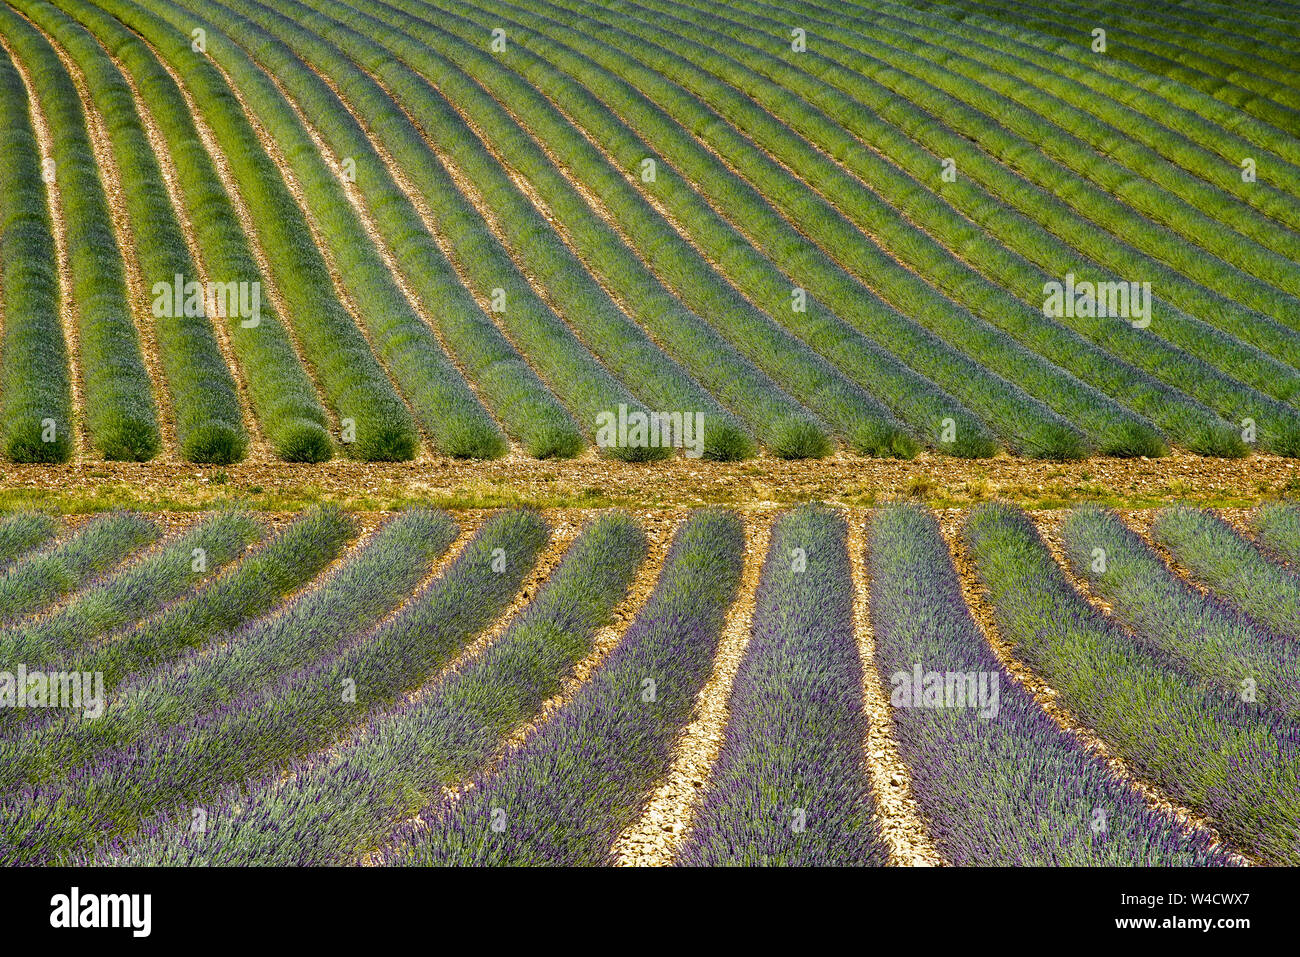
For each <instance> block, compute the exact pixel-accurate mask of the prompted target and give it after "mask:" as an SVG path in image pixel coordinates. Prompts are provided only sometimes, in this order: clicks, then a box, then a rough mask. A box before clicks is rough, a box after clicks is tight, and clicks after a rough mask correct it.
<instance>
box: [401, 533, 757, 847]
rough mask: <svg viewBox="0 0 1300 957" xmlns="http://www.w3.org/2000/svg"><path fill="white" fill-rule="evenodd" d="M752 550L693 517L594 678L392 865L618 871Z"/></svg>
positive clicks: (412, 838)
mask: <svg viewBox="0 0 1300 957" xmlns="http://www.w3.org/2000/svg"><path fill="white" fill-rule="evenodd" d="M744 542H745V537H744V529H743V527H742V525H741V523H740V520H739V519H738V518H737V517H736V516H735V515H734V514H732V513H729V512H724V511H719V510H714V509H707V510H704V511H701V512H698V513H697V514H695V515H694V516H693V517H692V518H691V519H690V520H689V521H688V522H687V524H686V525H685V526H684V527H683V528H682V530H681V531H680V532H678V534H677V537H676V540H675V541H674V542H673V546H672V549H671V550H670V551H669V555H668V559H667V562H666V563H665V565H664V570H663V574H662V575H661V576H660V579H659V583H658V585H656V587H655V590H654V593H653V594H652V595H651V596H650V599H649V601H648V602H647V604H646V606H645V608H644V610H643V611H642V612H641V614H640V616H639V617H638V618H637V620H636V622H635V623H634V624H633V625H632V627H631V628H629V629H628V633H627V634H626V635H625V636H624V638H623V641H622V642H621V643H620V644H619V646H618V647H617V648H616V649H615V650H614V651H613V652H612V653H611V654H610V656H609V657H608V658H607V659H606V660H605V663H604V664H603V666H602V667H601V668H600V669H599V670H598V671H597V672H596V674H594V675H593V676H592V678H591V680H590V681H588V682H587V683H586V684H585V685H583V686H582V688H581V689H579V691H578V692H577V693H576V694H575V695H574V697H573V698H572V699H571V700H570V701H569V702H568V703H567V704H566V705H565V706H564V707H563V708H561V709H560V710H559V711H558V712H557V713H556V714H555V715H554V717H552V719H551V720H550V721H548V722H547V723H546V724H545V725H544V726H543V727H541V728H540V729H539V730H538V731H537V732H536V733H535V734H534V735H533V736H532V737H531V738H530V739H529V740H528V741H527V742H525V743H524V744H523V745H522V746H521V747H519V748H517V749H515V750H514V751H512V752H511V753H510V754H509V755H507V757H506V759H505V761H504V763H503V764H502V765H501V767H500V768H499V769H498V770H497V772H496V773H495V774H491V775H484V776H481V777H480V778H479V779H478V780H477V781H476V785H477V786H476V787H474V788H473V789H472V790H470V791H469V793H468V794H466V795H465V797H464V798H463V799H462V800H460V801H459V802H457V803H456V805H455V806H454V807H453V808H452V809H451V810H450V812H448V813H446V814H444V815H443V816H441V817H439V818H437V819H435V820H434V821H433V822H432V823H431V824H430V826H429V827H427V828H426V829H420V830H414V831H413V832H411V833H409V834H408V835H407V836H406V840H405V842H404V843H403V844H402V845H400V846H399V848H398V853H397V854H396V855H395V859H394V861H393V863H396V864H551V865H594V864H607V863H610V862H611V860H612V856H613V855H612V849H613V846H614V842H615V840H616V839H617V838H618V835H619V834H620V833H621V832H622V831H623V829H624V828H625V827H627V826H628V825H629V824H631V823H633V822H634V821H635V820H636V818H637V815H638V814H639V813H640V811H641V807H642V805H643V804H644V802H645V800H646V798H647V796H648V794H649V793H650V791H651V789H652V788H653V787H654V783H655V781H656V780H657V779H658V778H659V776H660V775H662V774H663V773H664V771H665V770H666V769H667V767H668V763H669V761H670V760H671V758H672V747H673V742H674V740H675V739H676V737H677V735H678V733H679V732H680V731H681V729H682V727H684V726H685V724H686V722H687V721H688V720H689V719H690V716H691V713H692V711H693V710H694V707H695V698H696V695H697V694H698V693H699V691H700V689H701V688H702V687H703V685H704V682H705V681H706V680H707V679H708V676H709V671H710V668H711V664H712V661H713V654H714V651H715V650H716V648H717V643H718V638H719V636H720V635H721V633H722V626H723V623H724V622H725V620H726V613H727V608H728V607H729V605H730V603H731V600H732V598H733V596H734V595H735V593H736V586H737V584H738V583H739V581H740V573H741V568H742V567H743V564H744Z"/></svg>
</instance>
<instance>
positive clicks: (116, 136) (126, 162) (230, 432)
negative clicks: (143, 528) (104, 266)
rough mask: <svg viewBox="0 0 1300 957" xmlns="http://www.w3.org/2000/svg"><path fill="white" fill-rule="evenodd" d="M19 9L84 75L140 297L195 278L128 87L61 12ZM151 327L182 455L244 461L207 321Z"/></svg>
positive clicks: (166, 319) (26, 5) (173, 319)
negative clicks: (111, 167)
mask: <svg viewBox="0 0 1300 957" xmlns="http://www.w3.org/2000/svg"><path fill="white" fill-rule="evenodd" d="M18 7H19V9H21V10H22V11H23V12H24V13H25V14H26V15H27V16H28V17H30V18H31V19H32V20H33V22H35V23H36V24H37V25H38V26H39V27H41V28H42V29H43V30H45V31H46V32H47V33H48V34H49V36H50V37H52V38H53V39H54V40H55V41H57V42H58V43H59V44H60V45H61V46H62V47H63V49H64V50H65V51H66V52H67V54H68V55H69V56H70V57H71V58H72V59H73V60H74V61H75V62H76V64H77V67H78V69H80V70H81V71H82V73H83V74H84V75H85V78H86V86H87V88H88V90H89V93H90V100H91V103H90V104H89V105H90V106H91V107H93V108H94V109H95V110H96V111H97V112H98V113H99V115H100V116H101V118H102V122H103V125H104V128H105V129H106V130H107V131H108V135H109V140H110V143H111V149H112V152H113V159H114V162H115V163H116V165H117V170H118V175H119V177H120V183H121V189H122V193H123V202H124V203H125V205H126V209H127V214H128V217H129V220H130V225H131V234H130V236H129V237H126V238H127V240H128V241H129V242H130V243H131V245H132V247H133V248H134V250H135V256H136V257H137V258H138V261H139V264H140V272H141V275H142V281H143V284H144V290H143V292H144V293H146V294H148V295H149V297H150V298H151V299H152V298H153V292H152V290H153V289H154V286H155V284H156V283H163V284H164V285H165V286H166V287H167V288H169V289H170V288H171V287H172V286H173V283H174V277H176V276H178V275H180V276H186V277H192V276H195V275H196V274H197V271H196V270H195V268H194V261H193V259H192V258H191V256H190V253H189V249H188V248H187V247H186V245H185V237H184V235H183V234H182V233H181V228H180V224H179V223H178V222H177V220H176V214H175V212H174V211H173V210H172V206H171V199H170V198H169V196H168V194H167V188H166V186H165V185H164V183H163V179H162V171H161V170H160V168H159V166H158V160H157V158H156V157H155V156H154V153H153V148H152V146H151V145H150V143H149V139H148V136H147V135H146V134H145V130H144V125H143V124H142V123H141V121H140V116H139V114H138V113H137V112H136V108H135V100H134V97H133V96H132V93H131V88H130V87H129V86H128V85H127V83H126V81H125V80H124V79H123V77H122V75H121V73H120V72H119V71H118V69H117V67H116V66H114V65H113V62H112V60H110V59H109V57H108V55H107V54H106V53H105V51H104V49H103V48H102V47H101V46H100V45H99V44H98V43H97V42H96V41H95V39H94V37H92V36H91V35H90V34H89V33H87V32H86V30H85V29H84V28H83V27H81V26H79V25H78V24H76V23H75V22H74V21H73V20H71V19H70V18H69V17H68V16H67V15H66V14H63V13H61V12H60V11H58V10H56V9H55V8H54V7H52V6H50V4H48V3H46V2H44V0H23V2H22V3H20V4H18ZM153 329H154V334H155V336H156V338H157V342H158V352H159V357H160V359H161V365H162V371H163V377H164V380H165V385H166V389H167V399H168V401H169V402H170V406H171V411H172V414H173V417H174V420H175V428H176V444H177V446H178V451H179V452H180V455H181V457H182V458H184V459H186V460H188V461H191V462H218V463H227V462H234V461H237V460H238V459H241V458H243V456H244V453H245V451H246V450H247V447H248V435H247V433H246V432H245V431H244V424H243V417H242V413H241V411H240V408H239V397H238V395H237V394H236V391H235V382H234V379H233V378H232V377H231V375H230V370H229V369H227V368H226V362H225V358H224V357H223V356H222V354H221V350H220V348H219V347H218V346H217V340H216V337H215V336H214V334H213V330H212V323H211V322H210V321H209V320H208V318H207V317H206V316H187V315H184V314H180V315H162V316H159V315H156V314H155V316H154V317H153ZM162 384H164V383H160V385H162Z"/></svg>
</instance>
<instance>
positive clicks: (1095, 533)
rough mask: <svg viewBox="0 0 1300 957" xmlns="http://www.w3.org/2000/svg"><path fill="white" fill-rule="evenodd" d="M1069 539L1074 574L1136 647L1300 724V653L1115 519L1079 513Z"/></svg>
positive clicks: (1085, 510)
mask: <svg viewBox="0 0 1300 957" xmlns="http://www.w3.org/2000/svg"><path fill="white" fill-rule="evenodd" d="M1064 537H1065V551H1066V555H1067V557H1068V558H1069V561H1070V564H1071V565H1072V566H1073V568H1074V570H1075V573H1076V574H1078V575H1081V576H1084V577H1086V578H1087V579H1088V580H1089V581H1090V582H1091V583H1092V586H1093V588H1095V589H1096V590H1097V591H1098V592H1099V593H1100V594H1101V595H1102V597H1104V598H1105V599H1106V600H1107V601H1109V602H1110V603H1111V606H1112V608H1113V609H1114V611H1115V614H1116V616H1117V617H1118V618H1120V619H1121V620H1122V621H1124V622H1126V623H1127V624H1129V625H1130V626H1131V627H1132V628H1133V630H1134V631H1135V633H1136V640H1137V641H1140V642H1142V643H1144V644H1147V645H1149V646H1151V647H1153V648H1156V649H1158V650H1159V651H1160V653H1161V654H1162V656H1163V657H1164V658H1165V659H1166V660H1168V661H1170V662H1172V663H1173V664H1174V666H1175V667H1176V668H1177V669H1178V670H1179V671H1180V672H1181V673H1182V674H1184V675H1187V676H1188V677H1190V678H1192V679H1193V680H1196V681H1199V682H1203V683H1204V684H1205V685H1206V686H1207V687H1209V688H1211V689H1218V690H1220V691H1222V692H1223V693H1226V694H1227V695H1229V696H1232V697H1234V698H1236V699H1237V700H1244V701H1248V702H1253V701H1256V700H1257V701H1258V702H1259V703H1260V704H1262V705H1264V706H1265V707H1267V708H1271V709H1273V710H1276V711H1277V712H1278V713H1279V714H1281V715H1282V716H1283V717H1286V718H1288V719H1289V720H1295V719H1296V718H1297V717H1300V651H1298V650H1297V648H1296V646H1294V645H1292V644H1291V643H1289V642H1286V641H1281V640H1279V639H1278V638H1277V637H1276V636H1275V635H1272V634H1269V633H1268V632H1267V631H1264V630H1263V629H1261V628H1259V627H1258V626H1256V625H1255V624H1253V623H1252V622H1251V621H1250V620H1249V619H1247V618H1246V617H1245V616H1243V615H1242V614H1241V613H1240V612H1237V611H1235V610H1233V609H1232V608H1229V607H1228V606H1227V605H1225V604H1224V603H1223V602H1221V601H1219V600H1218V599H1217V598H1215V597H1213V596H1212V595H1211V596H1206V595H1202V594H1201V593H1200V592H1198V591H1197V590H1196V589H1194V588H1192V587H1191V586H1190V585H1188V584H1186V583H1185V582H1183V581H1182V580H1180V579H1179V578H1178V577H1177V576H1175V575H1174V574H1173V573H1172V572H1170V571H1169V568H1168V567H1167V566H1166V565H1165V563H1164V562H1163V561H1161V560H1160V557H1159V556H1158V555H1156V554H1155V553H1154V552H1153V551H1152V550H1151V549H1150V548H1149V547H1147V545H1146V544H1145V543H1144V542H1143V541H1142V540H1141V539H1140V538H1138V536H1137V535H1136V534H1134V533H1133V532H1132V531H1130V530H1129V529H1128V527H1127V526H1125V524H1124V523H1123V522H1122V521H1120V519H1119V517H1118V516H1117V515H1115V514H1114V513H1113V512H1109V511H1106V510H1104V509H1101V508H1097V507H1095V506H1083V507H1081V508H1078V509H1075V511H1074V512H1073V513H1072V514H1071V515H1070V517H1069V519H1068V520H1067V521H1066V523H1065V529H1064Z"/></svg>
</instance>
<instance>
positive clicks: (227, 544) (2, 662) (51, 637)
mask: <svg viewBox="0 0 1300 957" xmlns="http://www.w3.org/2000/svg"><path fill="white" fill-rule="evenodd" d="M264 532H265V527H264V526H263V525H262V524H261V523H260V522H258V521H257V520H256V519H254V518H253V517H251V516H249V515H246V514H244V513H241V512H225V513H219V514H216V515H213V516H210V517H209V518H207V519H206V520H205V521H203V522H201V523H200V524H199V525H198V526H197V527H195V528H193V529H191V530H190V531H188V532H186V533H185V534H183V535H179V536H177V537H176V538H175V539H174V540H172V541H170V542H166V543H164V547H162V548H160V549H159V550H158V551H157V552H156V553H154V554H152V555H147V556H146V557H145V558H144V559H143V560H141V561H140V562H137V563H136V564H133V565H131V566H130V567H128V568H125V569H123V570H122V571H120V572H117V573H116V574H114V575H112V576H110V577H108V578H106V579H105V580H104V581H103V583H101V584H98V585H95V586H93V587H91V588H87V589H85V590H84V591H82V592H81V593H79V594H78V595H77V596H76V598H75V599H73V600H72V601H71V602H70V603H69V604H68V605H67V607H65V608H63V609H60V610H59V611H58V612H57V613H56V614H54V615H53V616H50V617H48V618H45V619H43V620H41V621H38V622H35V623H33V624H30V625H19V626H15V627H13V628H10V629H8V630H7V631H4V632H0V669H5V668H6V665H8V664H11V663H14V664H16V663H18V662H26V663H27V664H28V666H29V667H32V666H35V665H40V664H46V663H50V662H53V661H54V660H55V658H56V656H59V657H66V656H68V655H69V654H75V653H76V652H78V651H80V650H81V649H83V648H85V647H87V646H88V645H90V644H92V643H93V642H95V641H96V640H105V639H107V638H109V637H111V633H112V632H114V631H115V630H117V629H119V628H121V627H123V626H125V625H127V624H129V623H131V622H133V621H139V620H140V619H142V618H144V617H146V616H147V615H150V614H153V613H154V612H156V611H158V610H159V609H161V608H162V607H163V606H164V605H165V604H166V603H168V602H170V601H173V600H174V599H176V598H179V597H180V596H181V595H183V594H185V593H186V592H188V591H189V590H190V589H192V588H194V587H195V586H196V585H197V584H198V583H199V582H201V581H203V579H205V578H207V577H208V576H209V575H212V574H215V573H216V572H217V571H219V570H220V569H221V568H222V566H224V565H225V564H227V563H228V562H231V561H234V560H235V559H236V558H238V557H239V556H240V555H241V554H242V553H243V551H244V549H246V548H248V546H249V545H251V544H252V543H253V542H254V541H256V540H257V539H258V538H259V537H260V536H261V535H262V534H263V533H264Z"/></svg>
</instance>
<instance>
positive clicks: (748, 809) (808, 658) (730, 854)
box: [677, 505, 889, 866]
mask: <svg viewBox="0 0 1300 957" xmlns="http://www.w3.org/2000/svg"><path fill="white" fill-rule="evenodd" d="M846 540H847V526H846V525H845V522H844V518H843V516H842V515H841V514H840V513H839V512H837V511H835V510H834V509H830V508H825V507H822V506H812V505H809V506H803V507H801V508H797V509H795V510H793V511H791V512H788V513H787V514H786V515H784V516H782V518H781V519H780V521H779V522H778V523H777V526H776V529H775V531H774V533H773V535H772V545H771V548H770V550H769V551H768V554H767V558H766V560H765V561H764V563H763V571H762V577H761V578H760V580H759V585H758V594H757V602H756V606H755V610H754V623H753V629H752V632H751V637H750V641H749V647H748V649H747V650H746V652H745V657H744V659H743V660H742V661H741V663H740V667H739V669H738V670H737V672H736V681H735V684H734V686H733V690H732V693H731V701H730V713H731V717H730V721H729V723H728V725H727V736H726V741H725V743H724V744H723V746H722V752H721V753H720V754H719V756H718V760H717V763H716V764H715V765H714V767H713V771H712V773H711V774H710V776H709V782H708V791H707V792H706V797H705V799H704V803H703V806H702V807H701V808H700V811H699V814H698V816H697V818H696V820H695V824H694V826H693V827H692V828H691V831H690V833H689V834H688V835H687V838H686V841H685V843H684V844H683V846H682V850H681V853H680V855H679V857H678V860H677V862H678V863H679V864H689V865H700V866H717V865H722V864H734V865H742V866H752V865H771V866H814V865H822V866H825V865H832V866H845V865H883V864H886V863H888V860H889V851H888V848H887V847H886V845H885V843H884V842H883V840H882V839H881V837H880V833H879V829H878V825H877V819H876V808H875V803H874V801H873V799H872V797H871V782H870V779H869V777H868V775H867V767H866V755H865V753H864V751H863V743H864V742H865V741H866V735H867V718H866V715H865V713H864V712H863V710H862V659H861V657H860V656H859V654H858V646H857V637H856V632H855V630H854V627H853V575H852V572H851V570H850V566H849V555H848V550H847V541H846Z"/></svg>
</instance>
